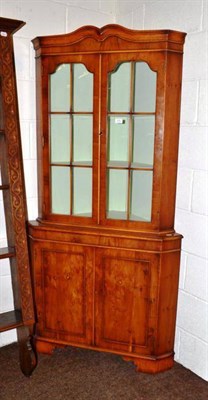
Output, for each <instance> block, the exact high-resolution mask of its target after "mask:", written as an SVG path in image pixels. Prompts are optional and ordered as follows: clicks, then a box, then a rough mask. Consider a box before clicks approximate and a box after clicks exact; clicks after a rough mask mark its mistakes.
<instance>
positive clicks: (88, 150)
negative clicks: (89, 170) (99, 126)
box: [73, 115, 92, 163]
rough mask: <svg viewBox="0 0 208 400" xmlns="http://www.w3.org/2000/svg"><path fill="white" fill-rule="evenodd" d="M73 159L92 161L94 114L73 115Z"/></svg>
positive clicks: (85, 161)
mask: <svg viewBox="0 0 208 400" xmlns="http://www.w3.org/2000/svg"><path fill="white" fill-rule="evenodd" d="M73 161H74V162H79V163H81V162H82V163H89V162H90V163H92V116H91V115H76V116H75V115H74V116H73Z"/></svg>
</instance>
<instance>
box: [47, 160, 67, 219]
mask: <svg viewBox="0 0 208 400" xmlns="http://www.w3.org/2000/svg"><path fill="white" fill-rule="evenodd" d="M51 187H52V193H51V195H52V213H54V214H70V168H69V167H51Z"/></svg>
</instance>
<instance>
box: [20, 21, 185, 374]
mask: <svg viewBox="0 0 208 400" xmlns="http://www.w3.org/2000/svg"><path fill="white" fill-rule="evenodd" d="M184 38H185V34H184V33H181V32H175V31H169V30H160V31H133V30H129V29H126V28H123V27H121V26H118V25H108V26H105V27H103V28H101V29H98V28H96V27H92V26H86V27H83V28H80V29H78V30H77V31H75V32H73V33H70V34H66V35H57V36H48V37H40V38H36V39H34V40H33V44H34V47H35V50H36V76H37V127H38V131H37V136H38V178H39V179H38V182H39V216H38V219H37V221H31V222H30V223H29V227H28V231H29V239H30V248H31V259H32V266H33V282H34V292H35V301H36V309H37V321H38V322H37V330H36V344H37V350H38V351H42V352H49V353H50V352H51V351H52V350H53V348H54V347H56V346H65V345H74V346H80V347H85V348H89V349H97V350H98V351H107V352H112V353H115V354H120V355H121V356H123V358H124V359H126V360H130V361H133V362H134V363H135V365H136V366H137V369H138V371H144V372H152V373H154V372H159V371H162V370H165V369H167V368H170V367H171V366H172V365H173V345H174V332H175V318H176V304H177V290H178V276H179V264H180V248H181V235H179V234H177V233H175V231H174V212H175V191H176V173H177V158H178V137H179V118H180V89H181V75H182V54H183V44H184Z"/></svg>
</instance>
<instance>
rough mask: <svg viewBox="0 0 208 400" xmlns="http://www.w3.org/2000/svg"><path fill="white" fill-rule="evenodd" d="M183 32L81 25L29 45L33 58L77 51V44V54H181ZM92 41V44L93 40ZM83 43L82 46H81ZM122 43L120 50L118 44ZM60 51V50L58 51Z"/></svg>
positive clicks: (36, 39)
mask: <svg viewBox="0 0 208 400" xmlns="http://www.w3.org/2000/svg"><path fill="white" fill-rule="evenodd" d="M185 36H186V33H184V32H179V31H173V30H169V29H164V30H147V31H145V30H143V31H141V30H133V29H128V28H125V27H123V26H120V25H117V24H110V25H105V26H103V27H102V28H97V27H95V26H91V25H89V26H83V27H81V28H79V29H77V30H75V31H74V32H71V33H67V34H61V35H51V36H42V37H36V38H35V39H34V40H33V41H32V42H33V45H34V48H35V50H36V57H39V56H41V55H58V54H59V53H61V54H62V55H63V54H69V53H73V51H76V53H77V48H76V45H77V44H79V52H80V53H83V52H84V53H88V54H89V53H96V52H99V53H100V52H103V53H105V52H108V53H109V51H110V52H112V53H113V52H118V51H119V52H121V51H122V52H125V48H124V42H126V50H127V51H128V52H129V51H131V50H132V51H135V50H141V51H145V52H148V51H172V52H177V53H183V44H184V41H185ZM92 39H94V41H92ZM81 42H82V44H81ZM121 42H122V48H121V49H120V46H119V44H120V43H121ZM60 48H61V49H60Z"/></svg>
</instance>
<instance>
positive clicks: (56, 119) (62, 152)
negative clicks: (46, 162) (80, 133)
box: [51, 115, 70, 163]
mask: <svg viewBox="0 0 208 400" xmlns="http://www.w3.org/2000/svg"><path fill="white" fill-rule="evenodd" d="M51 162H52V163H55V162H56V163H67V162H70V117H69V115H51Z"/></svg>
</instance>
